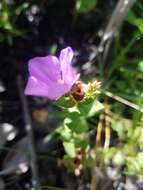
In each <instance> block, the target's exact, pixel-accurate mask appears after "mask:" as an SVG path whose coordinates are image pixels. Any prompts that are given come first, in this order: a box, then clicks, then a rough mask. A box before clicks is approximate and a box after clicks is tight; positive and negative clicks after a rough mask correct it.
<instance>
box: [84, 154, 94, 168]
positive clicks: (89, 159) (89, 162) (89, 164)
mask: <svg viewBox="0 0 143 190" xmlns="http://www.w3.org/2000/svg"><path fill="white" fill-rule="evenodd" d="M84 165H85V167H88V168H91V167H93V166H94V160H93V159H92V157H91V155H90V153H86V156H85V159H84Z"/></svg>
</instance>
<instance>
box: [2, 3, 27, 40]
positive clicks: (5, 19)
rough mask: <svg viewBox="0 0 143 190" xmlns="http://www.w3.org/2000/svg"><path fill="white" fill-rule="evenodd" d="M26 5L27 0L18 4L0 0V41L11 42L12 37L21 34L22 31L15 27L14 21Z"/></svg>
mask: <svg viewBox="0 0 143 190" xmlns="http://www.w3.org/2000/svg"><path fill="white" fill-rule="evenodd" d="M27 7H28V2H26V1H25V2H23V3H21V4H20V5H16V3H14V2H13V3H12V4H11V3H8V1H5V0H2V1H1V2H0V42H3V41H7V42H8V44H12V41H13V37H15V36H23V34H24V33H23V31H21V30H20V29H18V28H17V26H16V21H17V18H18V16H19V15H20V14H21V13H22V11H23V10H24V9H26V8H27Z"/></svg>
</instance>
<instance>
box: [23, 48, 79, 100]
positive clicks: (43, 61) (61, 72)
mask: <svg viewBox="0 0 143 190" xmlns="http://www.w3.org/2000/svg"><path fill="white" fill-rule="evenodd" d="M72 58H73V50H72V49H71V47H67V48H65V49H63V50H61V52H60V56H59V58H57V57H56V56H52V55H49V56H45V57H35V58H33V59H30V60H29V62H28V64H29V74H30V76H29V78H28V82H27V85H26V88H25V92H24V93H25V95H34V96H44V97H48V98H49V99H51V100H57V99H59V98H60V97H62V96H63V95H64V94H66V93H67V92H69V91H70V90H71V88H72V86H73V84H74V83H75V82H76V81H77V80H78V78H79V74H76V73H75V71H74V69H73V68H72V65H71V61H72Z"/></svg>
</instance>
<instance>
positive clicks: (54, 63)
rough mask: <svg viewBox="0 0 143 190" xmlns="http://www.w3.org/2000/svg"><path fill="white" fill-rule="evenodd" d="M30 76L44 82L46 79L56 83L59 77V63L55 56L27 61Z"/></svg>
mask: <svg viewBox="0 0 143 190" xmlns="http://www.w3.org/2000/svg"><path fill="white" fill-rule="evenodd" d="M29 72H30V75H31V76H34V77H35V78H37V79H39V80H41V81H43V82H46V81H47V79H50V80H51V81H55V82H56V81H57V80H58V79H60V77H61V68H60V63H59V60H58V59H57V57H55V56H46V57H35V58H33V59H30V60H29Z"/></svg>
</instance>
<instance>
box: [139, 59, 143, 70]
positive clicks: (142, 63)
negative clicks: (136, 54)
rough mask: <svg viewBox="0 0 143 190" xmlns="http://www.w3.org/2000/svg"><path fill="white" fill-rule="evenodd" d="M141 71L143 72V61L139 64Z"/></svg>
mask: <svg viewBox="0 0 143 190" xmlns="http://www.w3.org/2000/svg"><path fill="white" fill-rule="evenodd" d="M138 68H139V71H141V72H143V60H141V61H140V62H139V63H138Z"/></svg>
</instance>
